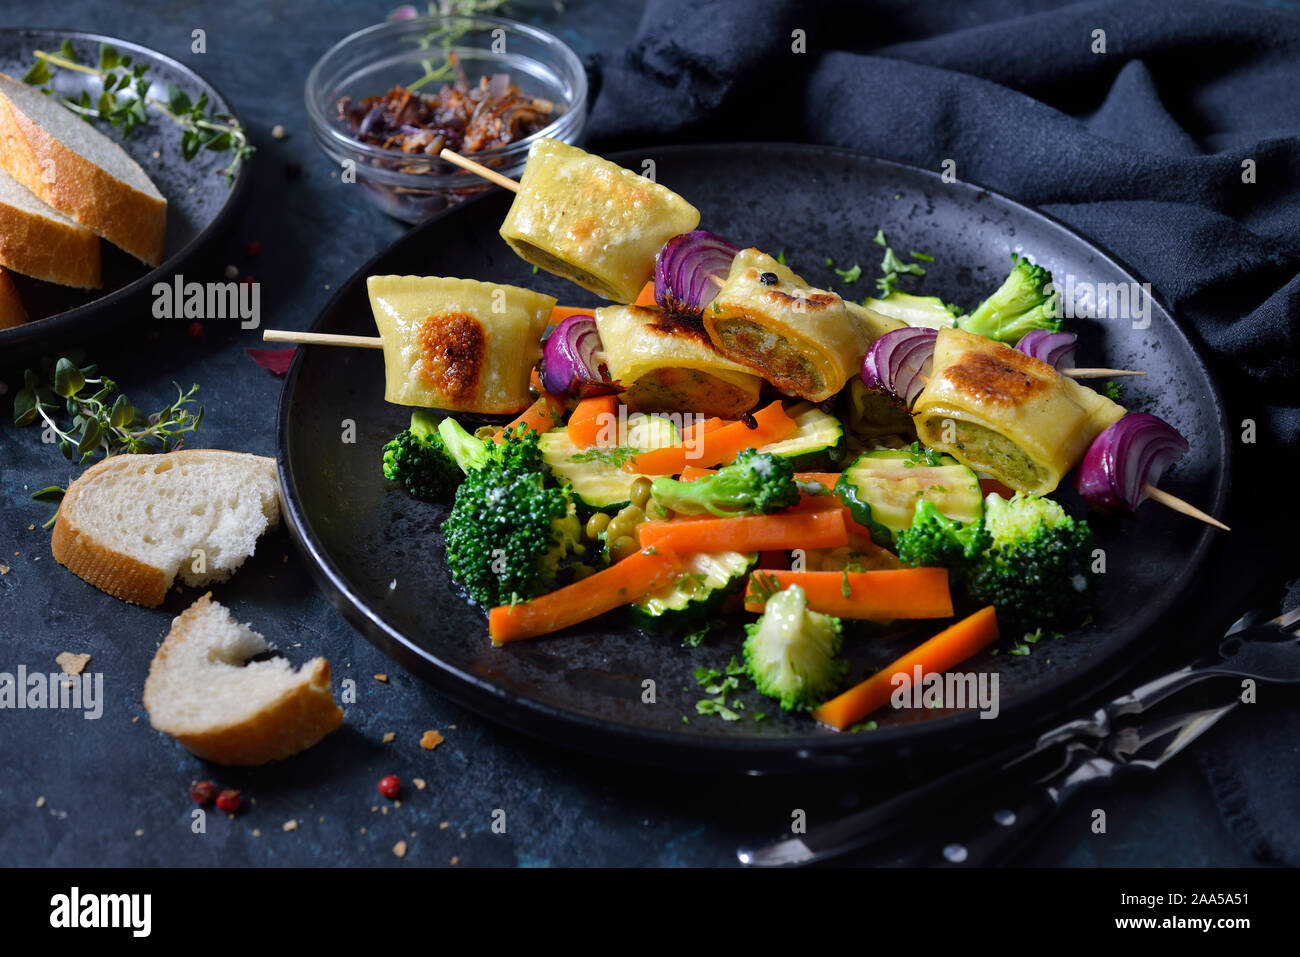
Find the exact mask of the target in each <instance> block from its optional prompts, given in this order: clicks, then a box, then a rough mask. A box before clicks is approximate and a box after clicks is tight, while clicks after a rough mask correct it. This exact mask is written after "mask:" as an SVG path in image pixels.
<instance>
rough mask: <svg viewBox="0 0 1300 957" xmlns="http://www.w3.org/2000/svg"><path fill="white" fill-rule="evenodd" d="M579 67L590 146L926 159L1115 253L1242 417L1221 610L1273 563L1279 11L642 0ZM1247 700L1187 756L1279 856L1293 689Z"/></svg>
mask: <svg viewBox="0 0 1300 957" xmlns="http://www.w3.org/2000/svg"><path fill="white" fill-rule="evenodd" d="M797 31H802V33H798V32H797ZM1096 31H1104V43H1105V52H1094V48H1095V47H1096V46H1097V44H1098V40H1099V39H1101V35H1100V34H1098V33H1097V32H1096ZM800 37H802V38H804V51H803V52H796V47H797V46H798V44H799V38H800ZM589 72H590V74H591V77H592V81H593V91H594V97H593V101H592V102H593V105H592V112H591V118H590V123H589V126H588V130H587V134H588V137H589V139H590V140H591V141H592V143H593V144H594V146H595V147H597V148H600V149H604V150H611V149H616V148H620V147H632V146H644V145H645V144H647V143H673V142H686V141H705V140H707V141H731V140H779V141H801V142H812V143H824V144H829V145H834V146H843V147H849V148H853V149H857V150H861V151H863V152H867V153H871V154H875V155H878V156H883V157H887V158H890V159H895V160H901V161H904V162H908V163H913V164H916V165H918V166H922V167H925V168H928V169H933V170H936V171H938V170H939V169H940V164H941V163H942V162H943V161H944V160H945V159H952V160H954V161H955V162H956V164H957V165H956V175H957V177H958V178H959V179H963V180H967V181H971V182H976V183H980V184H983V185H986V186H989V187H992V188H994V189H997V190H1000V191H1002V192H1005V193H1008V194H1010V195H1011V196H1013V197H1015V198H1017V199H1019V200H1021V201H1023V202H1026V203H1029V204H1031V205H1034V206H1036V207H1038V208H1040V209H1042V210H1044V211H1046V212H1048V213H1050V214H1052V215H1055V216H1057V217H1059V218H1060V219H1062V220H1064V221H1065V222H1067V223H1069V224H1070V225H1071V226H1073V227H1074V228H1075V229H1077V230H1078V231H1079V232H1081V233H1083V234H1084V235H1085V236H1087V237H1089V238H1090V239H1092V240H1093V241H1095V242H1097V243H1098V244H1099V245H1101V246H1103V247H1104V248H1106V249H1109V250H1110V251H1112V252H1113V253H1115V254H1116V255H1117V256H1119V258H1120V259H1122V260H1123V261H1125V262H1127V263H1128V264H1129V265H1130V266H1132V267H1133V269H1134V270H1135V271H1136V272H1137V273H1138V274H1139V275H1140V276H1141V277H1142V278H1143V279H1144V280H1149V281H1150V282H1151V283H1152V286H1153V288H1154V290H1155V292H1156V294H1157V296H1158V297H1159V298H1161V299H1162V300H1163V301H1164V302H1165V303H1166V304H1167V305H1169V306H1170V307H1171V308H1172V309H1173V310H1174V311H1175V312H1176V313H1177V314H1178V315H1179V316H1180V317H1181V318H1182V319H1183V320H1184V321H1185V322H1186V323H1187V324H1189V325H1190V327H1191V328H1192V329H1193V330H1194V331H1195V334H1197V335H1198V336H1199V337H1200V338H1201V340H1202V343H1203V344H1204V345H1205V346H1206V347H1207V352H1208V353H1209V354H1210V356H1211V359H1212V364H1213V366H1214V369H1215V373H1216V375H1217V376H1218V378H1219V381H1220V383H1221V384H1222V386H1223V390H1224V393H1225V397H1226V398H1227V401H1228V406H1229V422H1230V427H1231V429H1232V430H1233V431H1234V432H1239V434H1245V433H1246V430H1247V429H1248V423H1246V422H1245V420H1247V419H1250V420H1252V421H1253V422H1254V426H1255V436H1254V438H1255V441H1254V442H1253V443H1247V442H1245V441H1242V442H1241V443H1240V444H1239V446H1238V448H1237V451H1236V469H1235V474H1234V476H1233V483H1234V484H1233V493H1232V505H1231V506H1230V509H1229V520H1230V524H1232V525H1233V529H1234V530H1233V532H1232V534H1231V535H1230V536H1225V537H1224V539H1223V543H1222V544H1221V545H1220V546H1219V548H1218V551H1217V554H1216V563H1215V568H1216V569H1218V572H1217V573H1216V576H1215V577H1212V578H1211V580H1212V581H1213V582H1214V586H1215V588H1216V589H1218V590H1219V591H1220V592H1221V604H1222V606H1223V607H1222V610H1223V611H1224V613H1225V614H1226V613H1229V612H1231V614H1230V615H1229V620H1230V618H1232V617H1235V616H1236V614H1237V613H1239V612H1240V611H1243V610H1244V609H1245V606H1244V605H1241V604H1240V603H1241V602H1242V601H1244V600H1245V595H1246V593H1247V591H1248V589H1247V587H1246V586H1247V584H1251V583H1252V582H1251V581H1250V580H1252V579H1254V578H1258V577H1261V576H1263V575H1264V573H1265V572H1269V571H1270V570H1271V572H1270V573H1271V574H1272V575H1273V576H1274V577H1275V578H1276V579H1277V580H1279V581H1280V580H1281V578H1282V577H1283V576H1285V575H1287V574H1289V573H1292V572H1293V569H1288V568H1282V567H1278V566H1277V562H1278V560H1279V558H1280V555H1281V553H1282V552H1283V551H1284V550H1289V551H1292V552H1294V548H1295V533H1296V531H1297V530H1300V509H1297V507H1296V506H1295V505H1294V504H1292V502H1293V501H1294V500H1295V499H1296V498H1297V496H1295V495H1294V494H1293V493H1290V494H1286V495H1279V494H1278V493H1279V491H1280V490H1282V489H1293V488H1294V475H1295V474H1296V473H1295V471H1294V469H1295V466H1296V465H1297V464H1300V462H1298V461H1297V459H1298V458H1300V457H1298V456H1297V449H1298V448H1300V275H1298V273H1300V16H1297V15H1296V11H1294V10H1293V11H1289V12H1288V11H1286V10H1281V9H1274V8H1270V7H1265V6H1256V5H1249V4H1242V3H1219V2H1209V0H1190V2H1188V0H1163V2H1144V3H1138V4H1135V3H1130V2H1115V3H1076V4H1068V5H1062V4H1059V3H1050V2H1041V0H1014V2H1002V0H975V2H967V0H962V2H950V3H924V4H922V3H914V2H908V0H899V2H869V3H862V2H853V0H845V2H824V3H818V4H807V3H800V2H797V0H714V2H711V3H700V2H698V0H651V2H650V3H649V5H648V6H647V8H646V12H645V15H644V17H643V19H642V22H641V26H640V28H639V31H638V34H637V39H636V41H635V42H634V43H633V44H632V45H631V46H630V47H628V48H627V49H625V50H621V51H616V52H612V53H607V54H604V55H601V56H599V57H596V58H594V59H593V60H591V61H590V62H589ZM1247 160H1250V161H1252V164H1248V165H1251V166H1252V171H1253V176H1249V177H1245V178H1253V180H1254V181H1253V182H1245V181H1244V176H1243V174H1245V173H1246V170H1245V169H1244V167H1243V162H1244V161H1247ZM1288 466H1289V467H1288ZM1282 476H1288V477H1287V478H1285V479H1282ZM1265 503H1266V504H1265ZM1261 504H1265V507H1264V508H1261V507H1260V505H1261ZM1148 507H1151V506H1148ZM1287 529H1290V532H1289V533H1287V532H1286V530H1287ZM1280 534H1281V535H1285V536H1286V538H1287V539H1288V540H1289V548H1287V547H1286V546H1287V544H1288V542H1282V541H1279V535H1280ZM1274 601H1276V593H1275V597H1274ZM1204 638H1205V639H1206V642H1207V644H1209V645H1210V646H1212V644H1213V642H1214V640H1215V638H1216V636H1215V635H1211V634H1207V635H1205V636H1204ZM1170 663H1171V664H1174V663H1175V662H1172V661H1171V662H1170ZM1269 700H1273V701H1278V702H1279V703H1278V704H1276V705H1270V706H1269V707H1268V708H1267V709H1266V708H1265V706H1264V705H1263V704H1261V705H1259V706H1257V707H1258V708H1259V710H1258V711H1256V712H1255V713H1254V715H1253V716H1251V717H1247V716H1245V715H1243V716H1241V719H1240V720H1239V721H1238V722H1237V725H1238V733H1236V734H1234V735H1232V736H1231V737H1229V736H1227V735H1226V733H1225V736H1224V740H1225V741H1228V742H1230V744H1225V745H1222V746H1219V747H1217V748H1216V749H1215V750H1213V751H1207V752H1206V756H1205V759H1204V761H1203V767H1204V769H1205V771H1206V774H1207V777H1208V779H1209V781H1210V783H1211V786H1212V788H1213V789H1214V791H1215V794H1216V798H1217V799H1218V801H1219V806H1220V809H1221V811H1222V812H1223V815H1224V818H1225V820H1226V821H1227V822H1228V824H1229V826H1230V827H1231V828H1232V829H1233V831H1234V833H1236V834H1237V835H1238V837H1239V838H1241V839H1242V840H1243V842H1244V843H1245V844H1246V845H1247V846H1249V847H1250V848H1251V850H1252V851H1253V852H1254V853H1255V854H1257V855H1259V856H1260V857H1263V858H1267V859H1273V860H1278V861H1286V862H1289V863H1292V864H1300V819H1298V818H1297V809H1296V808H1295V806H1294V795H1295V794H1296V793H1297V792H1298V791H1300V749H1297V747H1296V746H1295V745H1294V744H1293V742H1294V741H1296V740H1297V734H1300V713H1297V709H1296V708H1295V706H1294V702H1295V701H1296V697H1295V695H1294V694H1286V695H1272V696H1270V697H1269ZM1265 711H1267V714H1265ZM1261 722H1263V723H1261ZM1268 722H1275V724H1273V725H1272V726H1270V724H1269V723H1268ZM1260 728H1265V729H1268V733H1267V734H1261V733H1258V731H1259V729H1260ZM1284 729H1289V730H1284ZM1275 731H1276V732H1280V733H1275ZM1251 732H1255V733H1251Z"/></svg>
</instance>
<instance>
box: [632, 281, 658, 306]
mask: <svg viewBox="0 0 1300 957" xmlns="http://www.w3.org/2000/svg"><path fill="white" fill-rule="evenodd" d="M654 304H655V281H654V280H653V279H651V280H650V281H649V282H648V283H646V284H645V285H644V286H642V287H641V291H640V292H639V293H637V295H636V299H635V300H633V302H632V305H634V306H653V305H654Z"/></svg>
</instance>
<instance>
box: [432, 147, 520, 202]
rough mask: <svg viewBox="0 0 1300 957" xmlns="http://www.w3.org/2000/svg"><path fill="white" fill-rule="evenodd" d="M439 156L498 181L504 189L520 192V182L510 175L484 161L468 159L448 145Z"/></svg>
mask: <svg viewBox="0 0 1300 957" xmlns="http://www.w3.org/2000/svg"><path fill="white" fill-rule="evenodd" d="M438 158H439V159H445V160H446V161H447V162H448V163H451V164H452V165H453V166H459V167H460V168H461V169H466V170H469V171H470V172H471V173H474V174H476V175H478V176H482V177H483V178H484V179H485V180H487V181H488V182H490V183H496V184H497V185H498V186H500V187H502V188H503V189H508V190H510V192H512V193H517V192H519V184H518V183H516V182H515V181H514V180H512V179H511V178H510V177H509V176H502V175H501V174H500V173H498V172H497V171H496V170H494V169H488V168H487V167H486V166H484V165H483V164H482V163H475V162H474V161H473V160H472V159H466V158H465V157H464V156H461V155H460V154H459V153H457V152H455V151H453V150H449V149H447V148H446V147H443V149H442V152H440V153H439V154H438Z"/></svg>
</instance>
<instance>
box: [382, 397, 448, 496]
mask: <svg viewBox="0 0 1300 957" xmlns="http://www.w3.org/2000/svg"><path fill="white" fill-rule="evenodd" d="M383 464H384V478H386V479H388V480H389V481H390V482H401V483H402V484H403V485H405V486H406V490H407V491H408V492H410V493H411V495H412V496H414V497H415V498H418V499H423V500H425V501H427V502H440V501H445V500H446V499H449V498H451V496H452V493H453V492H454V491H455V490H456V486H458V485H459V484H460V479H461V470H460V468H459V467H457V465H456V461H455V459H454V458H452V456H451V455H449V454H448V452H447V449H446V446H445V445H444V444H443V440H442V437H441V435H439V433H438V420H437V419H436V418H435V417H434V416H433V415H432V414H430V413H429V412H427V411H426V410H424V409H416V410H415V411H414V412H412V413H411V424H410V425H409V426H408V427H407V428H406V429H403V430H402V431H401V432H398V433H397V435H395V436H393V438H392V439H390V440H389V442H388V444H387V445H385V446H384V460H383Z"/></svg>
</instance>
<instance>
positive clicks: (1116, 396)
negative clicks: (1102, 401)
mask: <svg viewBox="0 0 1300 957" xmlns="http://www.w3.org/2000/svg"><path fill="white" fill-rule="evenodd" d="M1101 394H1102V395H1104V396H1105V397H1106V398H1108V399H1110V401H1112V402H1118V401H1119V400H1120V399H1121V398H1123V396H1124V383H1122V382H1116V381H1115V380H1114V379H1108V380H1107V381H1106V384H1105V385H1103V386H1102V387H1101Z"/></svg>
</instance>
